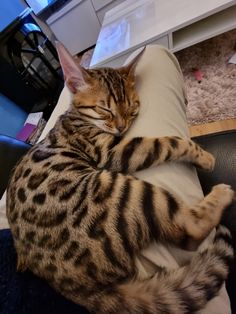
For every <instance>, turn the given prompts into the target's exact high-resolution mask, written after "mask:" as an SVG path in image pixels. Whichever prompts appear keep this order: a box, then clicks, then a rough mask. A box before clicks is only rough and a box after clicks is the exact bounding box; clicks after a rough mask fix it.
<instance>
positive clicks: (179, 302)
mask: <svg viewBox="0 0 236 314" xmlns="http://www.w3.org/2000/svg"><path fill="white" fill-rule="evenodd" d="M57 46H58V52H59V57H60V61H61V65H62V68H63V72H64V76H65V81H66V84H67V86H68V87H69V89H70V91H71V94H72V100H71V106H70V108H69V110H68V111H67V112H66V113H65V114H63V115H62V116H61V117H60V118H59V119H58V121H57V122H56V124H55V127H54V128H53V129H52V130H51V131H50V132H49V134H48V135H47V136H46V138H45V139H44V140H43V141H41V142H40V143H39V144H37V145H35V146H34V147H33V148H32V149H31V150H30V151H29V152H28V153H27V154H26V155H25V156H24V157H23V158H22V160H21V161H20V162H19V163H18V165H17V166H16V168H15V170H14V172H13V175H12V177H11V180H10V183H9V187H8V192H7V217H8V220H9V223H10V227H11V230H12V234H13V238H14V243H15V247H16V251H17V255H18V264H17V268H18V270H20V271H24V270H26V269H30V270H31V271H32V272H33V273H35V274H36V275H38V276H40V277H42V278H45V279H46V280H47V281H48V282H49V283H50V285H51V286H52V287H54V288H55V289H56V290H57V291H59V292H60V293H61V294H62V295H64V296H65V297H66V298H68V299H70V300H72V301H73V302H75V303H79V304H81V305H84V306H85V307H86V308H87V309H88V310H89V311H91V312H94V313H118V312H119V311H120V312H122V313H139V314H140V313H146V314H147V313H178V314H179V313H193V312H195V311H197V310H199V309H201V308H202V307H204V306H205V305H206V303H207V301H208V300H210V299H211V298H213V297H214V296H215V295H217V293H218V291H219V289H220V287H221V285H222V283H223V281H224V280H225V279H226V277H227V274H228V262H229V260H231V259H232V256H233V252H232V248H231V246H230V244H229V240H230V234H229V232H228V231H227V229H225V228H223V227H219V228H218V229H217V233H216V237H215V241H214V243H213V244H212V245H210V246H209V247H208V248H207V249H206V250H205V251H203V252H201V253H199V254H196V256H195V257H194V258H193V260H192V261H191V263H190V264H189V265H186V266H185V267H183V268H181V269H179V270H173V271H163V272H162V273H159V274H156V275H155V276H153V277H152V278H149V279H146V280H141V279H139V278H138V277H137V269H136V266H135V257H136V256H138V254H139V252H140V251H141V250H142V249H143V248H145V247H147V246H148V245H149V243H150V242H151V241H153V240H156V241H165V240H168V241H174V242H176V243H179V242H181V241H182V240H183V239H184V238H185V237H190V238H192V239H196V240H201V239H204V238H205V237H206V235H208V234H209V232H210V231H211V230H212V228H213V227H215V226H217V225H218V223H219V221H220V218H221V216H222V212H223V210H224V208H225V207H226V206H227V205H228V204H229V203H230V202H231V200H232V198H233V191H232V190H231V188H230V186H227V185H224V184H220V185H217V186H215V187H213V189H212V191H211V193H210V194H209V195H207V196H206V197H205V198H204V199H203V200H202V201H201V202H200V203H199V204H198V205H196V206H194V207H192V208H189V207H188V206H187V205H186V204H185V203H184V202H183V201H182V200H181V199H179V198H178V197H176V196H175V195H173V194H171V193H170V192H169V191H167V190H165V189H163V188H160V187H156V186H153V185H151V184H149V183H147V182H144V181H141V180H138V179H137V178H135V177H134V176H133V173H134V172H135V171H137V170H141V169H145V168H148V167H150V166H154V165H158V164H160V163H163V162H166V161H172V160H179V161H189V162H191V163H193V164H195V165H197V166H199V167H202V168H204V169H206V170H211V169H212V168H213V167H214V158H213V156H212V155H211V154H209V153H207V152H206V151H204V150H203V149H201V148H200V147H199V146H198V145H197V144H195V143H194V142H192V141H191V140H189V139H182V138H178V137H161V138H142V137H137V138H130V139H128V138H124V139H123V138H122V135H123V134H124V133H125V132H126V131H127V129H128V128H129V127H130V125H131V123H132V121H133V120H134V119H135V117H136V116H137V114H138V111H139V105H140V104H139V98H138V95H137V93H136V90H135V83H134V70H135V66H136V64H137V62H138V60H139V58H140V57H141V54H140V55H138V56H137V57H136V58H134V60H133V61H132V62H131V63H130V64H129V65H127V66H126V67H122V68H120V69H116V70H115V69H111V68H101V69H95V70H85V69H83V68H82V67H80V66H77V65H76V64H75V62H74V61H73V59H72V57H71V56H70V55H69V53H68V52H67V51H66V49H65V48H64V47H63V46H62V45H61V44H57Z"/></svg>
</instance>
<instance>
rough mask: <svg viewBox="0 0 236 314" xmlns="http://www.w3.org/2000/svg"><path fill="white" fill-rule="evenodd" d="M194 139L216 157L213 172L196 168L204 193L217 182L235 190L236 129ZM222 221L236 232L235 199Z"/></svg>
mask: <svg viewBox="0 0 236 314" xmlns="http://www.w3.org/2000/svg"><path fill="white" fill-rule="evenodd" d="M194 141H196V142H197V143H198V144H200V145H201V147H203V148H204V149H206V150H207V151H209V152H211V153H212V154H213V155H214V156H215V158H216V165H215V169H214V171H213V172H206V171H202V170H198V176H199V179H200V182H201V186H202V189H203V192H204V194H207V193H208V192H209V191H210V190H211V188H212V186H213V185H215V184H219V183H225V184H229V185H231V186H232V188H233V189H234V190H235V191H236V130H234V131H228V132H221V133H215V134H210V135H205V136H200V137H195V138H194ZM223 223H224V224H225V225H227V227H228V228H230V230H231V231H232V232H234V233H236V201H234V202H233V203H232V205H231V206H230V207H229V208H228V209H227V210H226V211H225V214H224V217H223Z"/></svg>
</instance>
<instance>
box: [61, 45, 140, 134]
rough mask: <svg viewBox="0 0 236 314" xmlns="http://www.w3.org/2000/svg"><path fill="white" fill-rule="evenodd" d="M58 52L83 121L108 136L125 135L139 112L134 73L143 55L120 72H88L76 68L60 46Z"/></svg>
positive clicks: (118, 70) (96, 70)
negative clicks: (109, 134) (110, 134)
mask: <svg viewBox="0 0 236 314" xmlns="http://www.w3.org/2000/svg"><path fill="white" fill-rule="evenodd" d="M57 51H58V55H59V59H60V63H61V66H62V69H63V73H64V78H65V82H66V85H67V86H68V88H69V90H70V92H71V93H72V96H73V101H72V105H73V106H74V107H75V108H76V110H77V111H78V113H79V115H80V118H82V119H83V120H84V121H88V122H90V123H92V124H94V125H96V126H97V127H99V128H100V129H102V130H104V131H105V132H107V133H112V134H114V135H118V136H119V135H122V134H123V133H125V132H126V131H127V130H128V128H129V127H130V125H131V123H132V121H133V120H134V118H135V117H136V116H137V114H138V112H139V106H140V103H139V98H138V95H137V92H136V89H135V80H134V79H135V77H134V70H135V67H136V64H137V62H138V60H139V58H140V57H141V55H142V53H143V51H142V52H141V53H140V54H138V55H137V56H136V57H135V58H134V59H133V60H132V61H131V62H130V63H129V64H128V65H127V66H124V67H122V68H119V69H112V68H100V69H94V70H87V69H84V68H83V67H81V66H80V65H78V64H76V62H75V60H74V59H73V57H72V56H71V55H70V53H69V52H68V51H67V50H66V49H65V47H64V46H63V45H62V44H61V43H57Z"/></svg>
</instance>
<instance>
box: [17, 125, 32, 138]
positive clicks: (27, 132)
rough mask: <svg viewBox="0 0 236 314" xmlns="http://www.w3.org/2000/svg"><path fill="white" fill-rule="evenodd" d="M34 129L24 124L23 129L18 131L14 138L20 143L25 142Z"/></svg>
mask: <svg viewBox="0 0 236 314" xmlns="http://www.w3.org/2000/svg"><path fill="white" fill-rule="evenodd" d="M35 129H36V125H34V124H31V123H26V124H25V125H24V127H23V128H22V129H21V130H20V132H19V133H18V134H17V135H16V138H17V139H18V140H20V141H24V142H25V141H26V140H27V139H28V138H29V137H30V135H31V134H32V133H33V132H34V130H35Z"/></svg>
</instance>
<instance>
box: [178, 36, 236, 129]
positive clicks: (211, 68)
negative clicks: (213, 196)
mask: <svg viewBox="0 0 236 314" xmlns="http://www.w3.org/2000/svg"><path fill="white" fill-rule="evenodd" d="M235 44H236V30H233V31H230V32H227V33H224V34H222V35H220V36H217V37H214V38H212V39H209V40H206V41H204V42H202V43H199V44H197V45H194V46H192V47H189V48H186V49H184V50H182V51H180V52H178V53H176V56H177V58H178V60H179V62H180V65H181V68H182V71H183V74H184V80H185V84H186V91H187V95H188V102H189V103H188V107H187V117H188V123H189V125H197V124H203V123H208V122H215V121H219V120H225V119H232V118H236V65H235V64H229V63H228V61H229V59H230V58H231V57H232V55H233V54H234V53H235V52H236V46H235ZM194 69H199V70H200V71H201V72H202V74H203V78H202V80H201V83H198V81H197V80H196V79H195V77H194V75H193V71H194Z"/></svg>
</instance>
